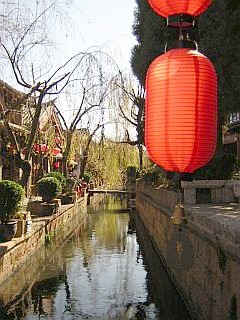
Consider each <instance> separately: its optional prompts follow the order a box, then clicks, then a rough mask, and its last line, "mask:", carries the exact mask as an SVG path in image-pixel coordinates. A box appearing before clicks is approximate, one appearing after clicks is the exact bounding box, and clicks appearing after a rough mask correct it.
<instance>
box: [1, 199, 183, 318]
mask: <svg viewBox="0 0 240 320" xmlns="http://www.w3.org/2000/svg"><path fill="white" fill-rule="evenodd" d="M119 208H121V205H120V203H119V201H117V200H116V199H114V198H113V197H112V198H108V202H106V203H105V208H103V207H99V208H98V210H97V211H93V210H90V211H89V216H88V220H87V223H86V227H85V228H83V230H79V229H78V228H77V226H76V230H75V232H74V234H73V235H72V236H71V237H70V238H68V239H66V240H65V241H64V242H63V243H61V245H60V244H59V243H60V241H58V242H57V244H56V243H51V245H50V246H48V247H47V248H46V249H45V250H41V251H40V252H39V253H38V254H37V255H35V257H34V259H32V260H31V261H29V263H28V264H25V265H24V267H23V268H22V269H21V270H20V271H19V272H17V273H15V274H14V275H13V277H12V278H11V279H10V281H9V282H8V283H7V284H6V285H5V286H4V287H3V288H1V292H0V298H1V308H0V319H1V320H10V319H11V320H12V319H27V320H33V319H51V320H55V319H56V320H59V319H63V320H68V319H106V320H107V319H120V320H121V319H123V320H126V319H162V320H175V319H178V320H186V319H189V318H188V316H187V313H186V310H185V308H184V305H183V303H182V301H181V299H180V298H179V296H178V295H177V294H176V291H175V290H174V288H173V286H172V285H171V283H170V282H169V279H168V277H167V275H166V273H165V271H164V269H163V268H162V266H161V264H160V262H159V259H158V257H157V256H156V254H155V253H154V251H153V249H152V247H151V245H150V243H149V241H148V240H147V239H146V235H145V233H144V229H143V228H142V226H141V224H140V223H139V221H137V228H136V225H135V220H134V216H133V215H130V216H129V214H127V213H124V212H122V213H117V211H119ZM122 209H124V206H123V203H122ZM135 228H136V229H137V236H136V232H135ZM137 241H138V242H137ZM138 243H139V244H138Z"/></svg>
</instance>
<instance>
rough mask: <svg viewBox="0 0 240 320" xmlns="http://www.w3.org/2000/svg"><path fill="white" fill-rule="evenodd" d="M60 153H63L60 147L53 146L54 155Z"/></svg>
mask: <svg viewBox="0 0 240 320" xmlns="http://www.w3.org/2000/svg"><path fill="white" fill-rule="evenodd" d="M59 153H61V149H60V148H53V149H52V154H53V155H54V156H56V155H58V154H59Z"/></svg>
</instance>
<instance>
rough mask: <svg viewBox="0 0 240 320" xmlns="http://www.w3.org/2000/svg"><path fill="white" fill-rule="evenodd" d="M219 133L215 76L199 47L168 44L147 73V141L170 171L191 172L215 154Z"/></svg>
mask: <svg viewBox="0 0 240 320" xmlns="http://www.w3.org/2000/svg"><path fill="white" fill-rule="evenodd" d="M216 136H217V77H216V72H215V69H214V67H213V65H212V63H211V62H210V61H209V60H208V59H207V58H206V57H205V56H204V55H203V54H201V53H200V52H198V51H197V50H192V49H187V48H182V49H172V50H170V51H168V52H167V53H165V54H163V55H161V56H159V57H157V58H156V59H155V60H154V61H153V62H152V63H151V65H150V67H149V69H148V73H147V78H146V115H145V143H146V147H147V151H148V153H149V156H150V158H151V159H152V160H153V161H154V162H155V163H157V164H158V165H159V166H161V167H163V168H165V169H166V170H168V171H175V172H189V173H192V172H193V171H195V170H196V169H198V168H200V167H202V166H204V165H205V164H206V163H207V162H208V161H209V160H210V159H211V158H212V156H213V154H214V152H215V146H216Z"/></svg>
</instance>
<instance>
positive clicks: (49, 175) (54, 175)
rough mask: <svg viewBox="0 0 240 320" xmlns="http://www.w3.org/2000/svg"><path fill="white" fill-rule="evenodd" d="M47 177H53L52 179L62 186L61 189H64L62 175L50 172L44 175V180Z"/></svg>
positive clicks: (64, 184) (64, 183) (64, 181)
mask: <svg viewBox="0 0 240 320" xmlns="http://www.w3.org/2000/svg"><path fill="white" fill-rule="evenodd" d="M47 177H53V178H56V179H57V180H58V181H59V182H60V183H61V185H62V188H64V187H65V186H66V180H67V179H66V178H65V177H64V175H63V174H62V173H61V172H58V171H51V172H49V173H46V174H45V175H44V178H47Z"/></svg>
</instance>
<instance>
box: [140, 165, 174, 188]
mask: <svg viewBox="0 0 240 320" xmlns="http://www.w3.org/2000/svg"><path fill="white" fill-rule="evenodd" d="M140 177H141V178H142V180H143V181H144V182H145V183H146V184H151V185H154V186H156V187H158V188H162V189H170V190H177V188H178V181H174V180H173V179H168V178H167V177H166V173H165V172H164V170H163V169H162V168H160V167H158V166H157V165H155V164H154V165H151V166H149V167H146V168H144V169H142V170H141V171H140Z"/></svg>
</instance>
